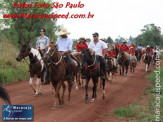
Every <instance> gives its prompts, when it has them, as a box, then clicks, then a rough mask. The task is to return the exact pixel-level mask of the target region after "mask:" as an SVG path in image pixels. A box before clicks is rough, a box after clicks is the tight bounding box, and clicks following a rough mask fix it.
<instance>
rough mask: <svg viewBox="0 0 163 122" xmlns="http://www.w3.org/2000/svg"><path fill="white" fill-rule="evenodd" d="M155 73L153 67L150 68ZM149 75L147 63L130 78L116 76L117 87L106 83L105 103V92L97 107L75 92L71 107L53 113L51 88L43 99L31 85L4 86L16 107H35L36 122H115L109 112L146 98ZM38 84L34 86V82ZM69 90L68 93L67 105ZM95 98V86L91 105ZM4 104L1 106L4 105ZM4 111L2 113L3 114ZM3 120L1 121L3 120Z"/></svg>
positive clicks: (139, 65)
mask: <svg viewBox="0 0 163 122" xmlns="http://www.w3.org/2000/svg"><path fill="white" fill-rule="evenodd" d="M150 69H153V66H150ZM148 73H149V72H145V71H144V63H140V64H138V65H137V67H136V70H135V73H134V74H130V73H129V74H128V76H127V77H126V76H120V75H119V73H118V74H117V76H116V79H115V83H113V84H109V83H106V99H105V100H102V89H98V90H97V99H96V100H95V102H94V103H91V102H88V103H85V89H84V88H79V90H75V88H73V90H72V94H71V105H70V106H66V105H64V106H63V108H57V110H52V109H51V107H52V104H53V101H54V94H53V93H51V87H50V86H49V85H46V86H43V91H42V95H40V96H38V97H34V96H33V91H32V88H31V87H30V86H29V84H28V81H22V82H17V83H12V84H9V85H5V86H4V88H6V90H7V91H8V92H9V95H10V98H11V102H12V104H13V105H33V106H34V122H90V121H92V122H94V121H96V122H99V121H100V122H101V121H104V120H105V121H109V122H113V121H116V120H115V119H114V120H112V118H105V117H104V114H105V113H106V112H112V111H113V110H114V109H116V108H118V107H120V106H124V105H128V104H131V103H134V102H136V101H137V100H138V99H139V98H140V96H143V94H144V91H145V90H146V88H147V86H148V84H149V82H148V80H147V79H146V75H147V74H148ZM33 83H35V82H33ZM67 93H68V90H67V89H66V94H65V102H66V99H67ZM91 96H92V83H91V82H90V84H89V101H90V98H91ZM2 103H3V102H0V104H2ZM1 111H2V110H1V109H0V114H1V113H2V112H1ZM1 117H2V116H0V120H2V118H1ZM8 122H9V121H8Z"/></svg>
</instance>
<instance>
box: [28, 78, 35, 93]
mask: <svg viewBox="0 0 163 122" xmlns="http://www.w3.org/2000/svg"><path fill="white" fill-rule="evenodd" d="M32 81H33V77H30V79H29V84H30V85H31V87H32V89H33V91H34V93H36V90H35V88H34V87H33V84H32Z"/></svg>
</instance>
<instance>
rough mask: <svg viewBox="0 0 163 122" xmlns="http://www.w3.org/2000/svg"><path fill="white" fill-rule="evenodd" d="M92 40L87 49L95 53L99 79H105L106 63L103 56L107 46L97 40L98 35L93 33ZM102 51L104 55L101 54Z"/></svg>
mask: <svg viewBox="0 0 163 122" xmlns="http://www.w3.org/2000/svg"><path fill="white" fill-rule="evenodd" d="M92 35H93V40H92V41H91V42H90V43H89V45H88V48H89V49H91V52H93V53H95V54H96V56H97V57H98V59H99V61H100V71H101V78H105V76H106V62H105V59H104V57H105V55H106V49H107V44H106V43H105V42H103V41H101V40H100V39H99V34H98V33H97V32H95V33H93V34H92ZM103 49H104V54H102V50H103Z"/></svg>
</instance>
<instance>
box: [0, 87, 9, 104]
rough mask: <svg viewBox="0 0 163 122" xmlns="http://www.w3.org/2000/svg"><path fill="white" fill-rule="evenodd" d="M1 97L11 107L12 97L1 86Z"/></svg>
mask: <svg viewBox="0 0 163 122" xmlns="http://www.w3.org/2000/svg"><path fill="white" fill-rule="evenodd" d="M0 97H1V98H2V99H3V100H4V101H5V102H6V103H8V104H10V105H11V101H10V97H9V95H8V93H7V91H6V90H5V89H4V88H3V87H2V86H0Z"/></svg>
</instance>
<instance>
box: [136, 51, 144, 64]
mask: <svg viewBox="0 0 163 122" xmlns="http://www.w3.org/2000/svg"><path fill="white" fill-rule="evenodd" d="M135 56H136V58H137V61H138V62H139V63H140V60H141V57H142V53H141V50H140V49H138V50H136V51H135Z"/></svg>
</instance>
